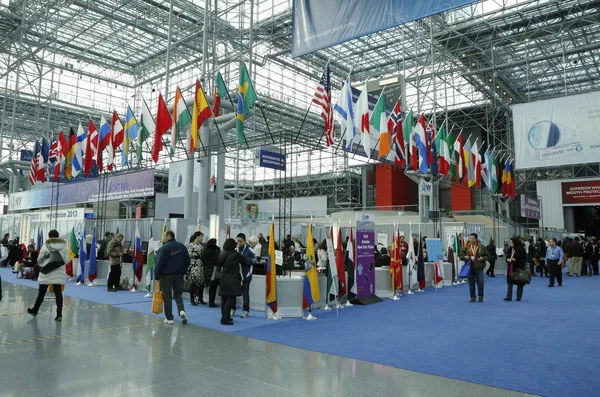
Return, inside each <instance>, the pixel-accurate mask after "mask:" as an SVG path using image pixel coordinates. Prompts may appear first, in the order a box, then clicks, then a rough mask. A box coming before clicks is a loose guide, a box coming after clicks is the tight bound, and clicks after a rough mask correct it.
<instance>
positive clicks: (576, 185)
mask: <svg viewBox="0 0 600 397" xmlns="http://www.w3.org/2000/svg"><path fill="white" fill-rule="evenodd" d="M561 185H562V201H563V202H562V203H563V205H592V204H594V205H598V204H600V181H598V180H596V181H581V182H563V183H562V184H561Z"/></svg>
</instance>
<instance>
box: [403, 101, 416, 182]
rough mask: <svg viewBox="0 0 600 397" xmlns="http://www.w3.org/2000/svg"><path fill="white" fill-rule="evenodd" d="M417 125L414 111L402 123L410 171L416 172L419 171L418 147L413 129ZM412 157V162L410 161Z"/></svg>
mask: <svg viewBox="0 0 600 397" xmlns="http://www.w3.org/2000/svg"><path fill="white" fill-rule="evenodd" d="M414 125H415V120H414V115H413V111H412V109H411V110H410V111H409V112H408V115H406V119H404V122H403V123H402V131H404V147H405V148H406V149H405V152H406V161H407V162H408V163H409V165H410V169H412V170H413V171H416V170H418V169H419V160H418V157H417V146H416V143H415V136H414V135H415V134H414V130H413V127H414ZM409 156H410V160H409Z"/></svg>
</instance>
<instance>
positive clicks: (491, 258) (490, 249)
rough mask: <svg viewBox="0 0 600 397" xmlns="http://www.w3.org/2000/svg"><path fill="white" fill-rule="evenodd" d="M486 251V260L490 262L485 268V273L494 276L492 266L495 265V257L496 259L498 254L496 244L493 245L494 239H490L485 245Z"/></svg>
mask: <svg viewBox="0 0 600 397" xmlns="http://www.w3.org/2000/svg"><path fill="white" fill-rule="evenodd" d="M485 248H486V249H487V251H488V255H489V257H488V262H490V267H489V268H488V269H487V271H486V272H485V274H487V275H488V276H489V277H496V276H495V275H494V267H496V259H498V254H496V245H494V239H490V243H489V244H488V246H487V247H485Z"/></svg>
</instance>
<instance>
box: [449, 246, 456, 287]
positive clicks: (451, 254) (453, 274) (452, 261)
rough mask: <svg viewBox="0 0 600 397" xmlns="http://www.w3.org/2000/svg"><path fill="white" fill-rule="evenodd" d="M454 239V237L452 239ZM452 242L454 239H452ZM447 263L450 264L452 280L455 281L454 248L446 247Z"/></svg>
mask: <svg viewBox="0 0 600 397" xmlns="http://www.w3.org/2000/svg"><path fill="white" fill-rule="evenodd" d="M453 240H454V239H453ZM453 243H454V241H453ZM448 263H450V264H451V265H452V282H454V281H456V266H455V264H454V250H453V249H452V247H451V246H450V247H448Z"/></svg>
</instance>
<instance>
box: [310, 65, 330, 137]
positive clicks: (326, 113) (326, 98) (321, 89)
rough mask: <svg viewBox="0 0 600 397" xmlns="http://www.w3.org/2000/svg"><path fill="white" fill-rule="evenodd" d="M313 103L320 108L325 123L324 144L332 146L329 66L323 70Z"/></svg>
mask: <svg viewBox="0 0 600 397" xmlns="http://www.w3.org/2000/svg"><path fill="white" fill-rule="evenodd" d="M312 101H313V103H315V104H317V105H318V106H320V107H321V117H322V118H323V120H324V121H325V143H326V144H327V146H331V145H333V134H334V128H335V125H334V124H333V108H332V106H331V78H330V71H329V64H327V66H325V70H323V76H322V77H321V80H320V81H319V85H318V86H317V90H316V91H315V96H314V98H313V100H312Z"/></svg>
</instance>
